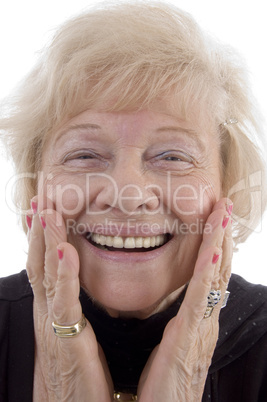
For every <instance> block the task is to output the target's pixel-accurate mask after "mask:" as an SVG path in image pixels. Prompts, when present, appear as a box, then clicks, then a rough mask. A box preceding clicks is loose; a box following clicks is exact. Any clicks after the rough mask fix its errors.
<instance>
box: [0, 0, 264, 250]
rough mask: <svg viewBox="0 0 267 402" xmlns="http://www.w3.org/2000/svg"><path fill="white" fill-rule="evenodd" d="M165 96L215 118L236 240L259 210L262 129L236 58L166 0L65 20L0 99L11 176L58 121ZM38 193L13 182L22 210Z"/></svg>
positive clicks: (27, 163) (31, 168)
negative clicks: (17, 82)
mask: <svg viewBox="0 0 267 402" xmlns="http://www.w3.org/2000/svg"><path fill="white" fill-rule="evenodd" d="M168 97H169V99H170V102H171V100H174V99H178V100H179V102H174V103H175V107H177V108H178V109H179V110H177V114H178V113H179V115H181V114H182V116H183V117H184V118H186V119H190V116H191V112H192V110H195V108H196V107H197V109H198V113H199V118H200V117H201V116H204V115H205V116H206V117H207V116H208V117H209V118H210V119H212V121H213V122H214V123H215V124H216V126H217V128H218V133H219V135H220V139H221V155H222V164H223V170H222V186H223V193H224V196H230V198H231V199H232V200H233V202H234V212H235V216H236V217H239V218H240V219H237V223H236V227H235V235H234V236H235V240H236V243H238V242H241V241H244V240H245V239H246V237H247V236H248V235H249V233H250V232H251V231H252V230H253V228H255V225H256V224H257V223H258V221H259V219H260V217H261V215H262V213H263V210H264V208H265V205H266V185H265V166H264V155H263V153H261V151H260V146H262V145H260V144H262V143H263V134H260V129H259V125H258V121H259V117H258V114H257V110H256V108H255V107H254V102H253V101H252V97H251V94H250V92H249V90H248V88H247V80H246V75H245V74H244V70H243V60H240V59H238V58H237V57H236V53H235V52H233V51H232V50H230V49H229V48H228V47H225V46H222V45H219V44H218V43H217V41H215V40H213V39H211V38H210V37H208V36H207V35H205V34H204V33H203V32H202V31H201V30H200V28H199V27H198V25H197V24H196V23H195V21H194V20H193V19H192V17H191V16H190V15H188V14H187V13H185V12H184V11H181V10H179V9H177V8H175V7H173V6H171V5H166V4H165V3H160V2H151V1H149V2H147V3H146V2H136V3H135V2H132V3H130V4H129V3H127V2H126V3H119V4H118V5H116V4H115V5H114V4H107V5H101V6H97V7H96V8H94V9H91V10H88V11H87V12H84V13H83V14H81V15H79V16H77V17H75V18H73V19H71V20H70V21H68V22H67V23H65V24H64V25H63V26H62V27H61V28H60V29H59V30H58V32H57V33H56V34H55V36H54V38H53V40H52V42H51V43H50V45H49V46H48V47H47V48H45V49H44V51H43V53H42V55H41V57H40V60H39V62H38V63H37V65H36V66H35V68H34V69H33V71H32V72H31V73H30V74H29V75H28V77H26V79H25V81H24V82H23V83H22V84H21V85H20V87H19V88H18V90H17V92H16V93H15V95H14V96H13V97H10V98H9V99H7V100H5V102H4V103H3V107H2V117H1V120H0V129H1V136H2V138H3V139H4V141H5V142H6V144H7V148H8V150H9V152H10V155H11V157H12V158H13V160H14V163H15V167H16V173H18V174H23V173H25V172H27V173H30V174H34V173H36V172H38V170H39V169H40V166H41V157H42V150H43V146H44V143H45V141H46V139H47V138H48V136H49V134H51V132H53V130H55V128H56V127H57V126H58V125H60V124H62V122H63V121H64V120H66V119H68V118H71V117H73V116H74V115H77V114H78V113H80V112H82V111H84V110H87V109H97V110H105V111H119V110H136V109H142V108H146V107H149V106H150V105H151V104H152V103H153V102H154V101H155V100H157V99H161V98H164V99H166V98H168ZM177 105H179V106H177ZM231 119H237V120H238V123H237V124H231ZM225 122H226V123H225ZM227 122H228V123H229V124H227ZM232 122H233V121H232ZM222 123H225V124H222ZM260 181H261V182H260ZM238 183H239V184H240V183H241V184H240V185H239V187H238ZM254 183H256V185H257V186H258V188H256V187H255V186H254ZM255 190H258V191H255ZM36 191H37V189H36V179H31V178H25V179H23V180H20V181H19V182H18V185H17V190H16V203H17V206H18V207H19V208H20V210H26V209H28V208H29V203H30V199H31V198H32V197H33V196H34V195H35V194H36ZM251 192H253V195H255V196H253V197H252V196H251ZM252 202H253V203H254V205H253V213H251V211H252Z"/></svg>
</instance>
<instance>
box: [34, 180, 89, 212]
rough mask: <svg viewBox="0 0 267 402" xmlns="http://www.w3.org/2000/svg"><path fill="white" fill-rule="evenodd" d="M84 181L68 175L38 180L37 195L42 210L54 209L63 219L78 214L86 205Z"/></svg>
mask: <svg viewBox="0 0 267 402" xmlns="http://www.w3.org/2000/svg"><path fill="white" fill-rule="evenodd" d="M85 190H86V181H85V179H83V178H82V177H79V178H77V177H75V178H74V177H72V176H71V175H69V174H51V173H49V174H48V175H47V176H46V177H45V179H43V180H39V183H38V195H39V199H40V200H41V201H39V202H41V203H42V204H43V207H44V208H49V207H50V206H49V203H50V202H52V204H53V205H51V207H52V208H55V209H56V210H57V211H58V212H59V213H60V214H62V215H63V217H66V218H67V217H69V216H74V215H77V214H79V213H80V212H81V211H82V210H83V209H84V207H85V205H86V201H87V200H86V191H85Z"/></svg>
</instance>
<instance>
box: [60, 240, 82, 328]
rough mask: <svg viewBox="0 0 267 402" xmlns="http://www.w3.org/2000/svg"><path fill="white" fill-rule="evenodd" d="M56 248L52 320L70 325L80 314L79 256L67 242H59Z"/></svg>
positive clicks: (77, 319)
mask: <svg viewBox="0 0 267 402" xmlns="http://www.w3.org/2000/svg"><path fill="white" fill-rule="evenodd" d="M57 250H58V257H59V258H58V276H57V282H56V287H55V297H54V300H53V315H54V320H55V321H56V322H57V323H58V324H60V325H72V324H74V323H76V322H78V321H79V320H80V319H81V316H82V308H81V304H80V301H79V294H80V281H79V256H78V253H77V251H76V249H75V248H74V247H73V246H72V245H71V244H69V243H60V244H59V245H58V247H57Z"/></svg>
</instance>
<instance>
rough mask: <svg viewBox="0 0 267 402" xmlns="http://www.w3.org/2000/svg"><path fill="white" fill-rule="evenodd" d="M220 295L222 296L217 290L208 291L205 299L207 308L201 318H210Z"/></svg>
mask: <svg viewBox="0 0 267 402" xmlns="http://www.w3.org/2000/svg"><path fill="white" fill-rule="evenodd" d="M221 294H222V292H221V291H220V289H218V290H214V289H211V290H210V292H209V294H208V297H207V299H208V302H207V308H206V311H205V313H204V317H203V318H209V317H210V316H211V314H212V312H213V309H214V307H215V306H216V304H218V303H219V301H220V300H221Z"/></svg>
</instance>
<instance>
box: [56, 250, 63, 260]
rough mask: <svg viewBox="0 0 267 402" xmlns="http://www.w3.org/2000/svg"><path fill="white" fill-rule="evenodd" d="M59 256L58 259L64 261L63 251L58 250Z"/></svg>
mask: <svg viewBox="0 0 267 402" xmlns="http://www.w3.org/2000/svg"><path fill="white" fill-rule="evenodd" d="M57 254H58V258H59V259H60V260H62V259H63V251H62V250H60V249H59V248H58V249H57Z"/></svg>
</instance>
